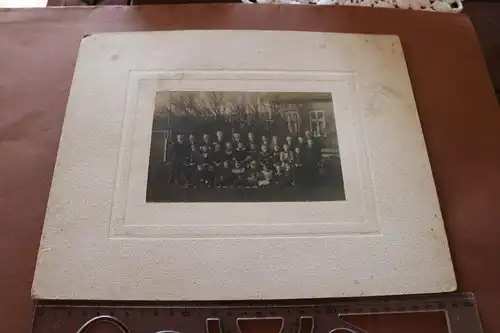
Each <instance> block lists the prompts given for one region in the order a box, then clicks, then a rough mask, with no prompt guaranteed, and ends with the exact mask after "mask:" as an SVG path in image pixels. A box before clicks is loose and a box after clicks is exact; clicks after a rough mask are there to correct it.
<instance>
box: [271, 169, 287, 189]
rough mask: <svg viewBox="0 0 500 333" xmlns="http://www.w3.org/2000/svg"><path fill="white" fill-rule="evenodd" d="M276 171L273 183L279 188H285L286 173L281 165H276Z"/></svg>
mask: <svg viewBox="0 0 500 333" xmlns="http://www.w3.org/2000/svg"><path fill="white" fill-rule="evenodd" d="M274 167H275V168H276V171H275V172H274V176H273V182H274V184H275V185H277V186H285V173H284V172H283V169H282V167H281V164H276V165H275V166H274Z"/></svg>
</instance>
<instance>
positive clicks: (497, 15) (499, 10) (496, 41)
mask: <svg viewBox="0 0 500 333" xmlns="http://www.w3.org/2000/svg"><path fill="white" fill-rule="evenodd" d="M464 12H465V13H466V14H467V15H469V18H470V20H471V22H472V24H473V25H474V28H475V29H476V32H477V35H478V37H479V42H480V43H481V47H482V48H483V52H484V55H485V58H486V63H487V64H488V68H489V71H490V75H491V79H492V81H493V85H494V87H495V90H496V91H498V92H499V93H500V2H485V1H473V2H469V1H466V2H465V4H464ZM457 55H458V56H459V54H457Z"/></svg>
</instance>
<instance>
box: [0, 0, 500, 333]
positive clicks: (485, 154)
mask: <svg viewBox="0 0 500 333" xmlns="http://www.w3.org/2000/svg"><path fill="white" fill-rule="evenodd" d="M0 26H1V29H0V266H1V267H2V268H1V270H0V292H1V293H2V296H3V297H2V301H1V302H0V318H1V321H0V332H11V333H12V332H27V331H28V330H29V327H30V323H31V313H32V306H33V303H32V301H31V297H30V287H31V281H32V275H33V271H34V265H35V260H36V255H37V250H38V243H39V238H40V234H41V228H42V224H43V218H44V214H45V208H46V201H47V197H48V193H49V189H50V182H51V178H52V172H53V168H54V163H55V159H56V153H57V147H58V142H59V136H60V133H61V126H62V121H63V117H64V110H65V106H66V102H67V98H68V93H69V89H70V86H71V79H72V75H73V70H74V65H75V61H76V56H77V53H78V47H79V43H80V40H81V38H82V36H83V35H84V34H86V33H94V32H102V31H135V30H170V29H271V30H273V29H274V30H309V31H330V32H352V33H377V34H382V33H384V34H397V35H399V36H400V38H401V40H402V44H403V48H404V52H405V56H406V60H407V64H408V69H409V73H410V77H411V81H412V85H413V89H414V93H415V98H416V101H417V106H418V110H419V115H420V119H421V123H422V127H423V131H424V136H425V139H426V144H427V149H428V152H429V156H430V160H431V165H432V169H433V173H434V178H435V181H436V186H437V189H438V195H439V199H440V203H441V208H442V211H443V216H444V219H445V225H446V229H447V234H448V238H449V243H450V247H451V252H452V256H453V260H454V265H455V270H456V274H457V279H458V283H459V289H460V290H461V291H472V292H474V293H475V294H476V297H477V300H478V303H479V308H480V311H481V316H482V319H483V323H484V329H485V332H487V333H492V332H500V316H499V315H498V311H499V309H500V284H499V281H500V265H499V263H500V250H499V249H498V247H499V246H498V245H499V243H500V111H499V108H498V102H497V100H496V98H495V91H494V89H493V86H492V83H491V80H490V76H489V74H488V70H487V66H486V62H485V60H484V57H483V54H482V52H481V49H480V44H479V42H478V40H477V37H476V34H475V31H474V28H473V27H472V25H471V23H470V21H469V19H468V18H467V17H466V16H465V15H455V14H441V13H429V12H412V11H401V10H392V9H366V8H357V7H321V8H316V7H314V6H306V7H300V8H299V7H297V6H246V5H176V6H147V7H97V8H94V7H87V8H78V7H73V8H64V9H61V8H49V9H12V10H0ZM494 43H495V42H494V41H492V42H491V44H492V45H494ZM495 80H497V79H496V78H495ZM103 93H105V92H103ZM332 283H334V282H332ZM353 323H357V324H359V325H361V326H362V327H364V328H365V329H370V332H401V331H404V332H410V333H411V332H445V321H444V318H440V317H436V316H432V315H431V316H427V315H419V316H417V317H408V316H406V315H396V316H378V317H374V318H356V319H353ZM389 327H392V328H391V329H389ZM271 331H272V330H264V329H260V332H271Z"/></svg>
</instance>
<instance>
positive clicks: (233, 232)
mask: <svg viewBox="0 0 500 333" xmlns="http://www.w3.org/2000/svg"><path fill="white" fill-rule="evenodd" d="M158 91H276V92H278V91H281V92H285V91H287V92H328V93H331V96H332V103H333V112H334V116H335V119H336V127H337V136H338V140H339V149H340V156H341V161H342V170H343V176H344V187H345V192H346V200H342V201H324V202H271V203H269V202H263V203H254V202H252V203H235V202H231V203H199V202H197V203H147V202H146V201H145V197H146V187H147V171H148V163H149V152H150V150H149V147H150V144H151V127H152V121H153V111H154V103H155V97H156V93H157V92H158ZM356 100H357V98H356V75H355V73H352V72H323V71H321V72H320V71H234V70H232V71H227V70H226V71H206V70H205V71H131V72H130V73H129V81H128V89H127V98H126V101H127V102H126V107H125V115H124V120H123V129H122V135H121V145H120V152H119V162H118V169H117V178H116V182H115V191H114V197H113V210H112V217H111V221H110V237H111V238H199V237H203V238H210V237H238V238H240V237H255V236H259V237H271V236H272V237H280V236H281V237H283V236H285V237H290V236H292V237H293V236H308V237H311V236H327V235H355V234H376V233H378V232H379V229H378V216H377V212H376V204H375V198H374V189H373V182H372V176H371V174H370V167H369V159H368V157H367V151H366V140H367V138H366V136H365V133H364V124H363V118H362V115H361V112H360V111H359V108H358V107H357V105H355V101H356Z"/></svg>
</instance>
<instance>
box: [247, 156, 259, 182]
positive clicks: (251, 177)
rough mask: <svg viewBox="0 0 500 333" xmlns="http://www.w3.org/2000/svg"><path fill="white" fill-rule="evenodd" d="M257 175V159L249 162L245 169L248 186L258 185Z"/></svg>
mask: <svg viewBox="0 0 500 333" xmlns="http://www.w3.org/2000/svg"><path fill="white" fill-rule="evenodd" d="M258 177H259V168H258V165H257V161H255V160H252V161H251V162H250V166H249V167H248V170H247V185H248V186H257V185H258Z"/></svg>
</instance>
